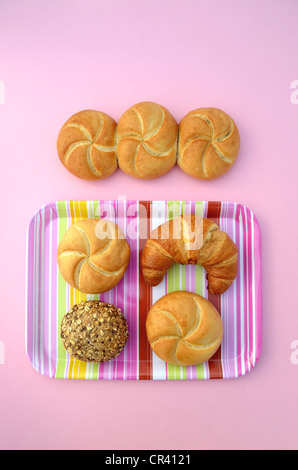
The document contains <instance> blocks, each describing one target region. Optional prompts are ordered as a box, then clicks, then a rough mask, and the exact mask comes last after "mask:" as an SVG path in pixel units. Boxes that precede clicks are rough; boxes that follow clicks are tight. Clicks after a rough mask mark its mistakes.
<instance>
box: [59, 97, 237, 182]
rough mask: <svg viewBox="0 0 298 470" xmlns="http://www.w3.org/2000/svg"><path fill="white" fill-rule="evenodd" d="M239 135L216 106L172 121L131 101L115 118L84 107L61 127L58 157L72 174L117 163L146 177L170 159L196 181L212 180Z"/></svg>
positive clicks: (149, 105)
mask: <svg viewBox="0 0 298 470" xmlns="http://www.w3.org/2000/svg"><path fill="white" fill-rule="evenodd" d="M239 149H240V135H239V131H238V128H237V126H236V124H235V122H234V120H233V119H232V118H231V117H230V116H229V115H228V114H227V113H225V112H224V111H222V110H220V109H218V108H198V109H195V110H193V111H191V112H190V113H188V114H187V115H186V116H185V117H183V119H182V120H181V122H180V123H179V125H178V123H177V122H176V120H175V119H174V117H173V116H172V114H171V113H170V112H169V111H168V110H167V109H166V108H165V107H164V106H161V105H159V104H157V103H153V102H148V101H146V102H141V103H137V104H135V105H134V106H132V107H131V108H129V109H128V110H127V111H125V112H124V113H123V115H122V116H121V117H120V119H119V121H118V123H116V121H115V120H114V119H113V118H112V117H110V116H109V115H107V114H105V113H103V112H99V111H95V110H84V111H80V112H78V113H76V114H74V115H73V116H72V117H70V119H68V120H67V121H66V123H65V124H64V125H63V126H62V128H61V130H60V132H59V135H58V140H57V150H58V155H59V158H60V160H61V162H62V163H63V165H64V166H65V167H66V169H67V170H68V171H69V172H71V173H72V174H73V175H75V176H77V177H79V178H82V179H86V180H99V179H103V178H107V177H108V176H110V175H112V174H113V173H114V172H115V171H116V170H117V168H118V167H120V169H121V170H122V171H123V172H124V173H126V174H128V175H130V176H132V177H134V178H140V179H152V178H157V177H159V176H162V175H164V174H165V173H167V172H168V171H170V170H171V169H172V168H173V167H174V166H175V165H176V163H177V164H178V165H179V167H180V168H181V169H182V170H183V171H184V172H185V173H187V174H189V175H191V176H193V177H195V178H198V179H213V178H217V177H219V176H221V175H223V174H224V173H226V172H227V171H228V170H229V169H230V168H231V166H232V165H233V164H234V163H235V160H236V158H237V156H238V153H239Z"/></svg>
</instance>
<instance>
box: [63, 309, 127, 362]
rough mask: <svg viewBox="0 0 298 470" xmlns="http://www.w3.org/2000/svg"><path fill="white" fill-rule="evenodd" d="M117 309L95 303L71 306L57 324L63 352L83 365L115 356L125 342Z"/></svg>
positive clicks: (125, 330) (122, 324) (125, 332)
mask: <svg viewBox="0 0 298 470" xmlns="http://www.w3.org/2000/svg"><path fill="white" fill-rule="evenodd" d="M128 336H129V333H128V327H127V322H126V319H125V317H124V315H123V313H122V312H121V310H120V309H119V308H117V307H115V306H114V305H111V304H107V303H105V302H101V301H99V300H88V301H87V302H81V303H80V304H79V305H75V306H74V307H73V308H72V309H71V310H70V311H69V312H68V313H67V314H66V315H65V316H64V317H63V320H62V323H61V339H62V343H63V346H64V347H65V349H66V350H67V352H68V353H69V354H70V355H71V356H73V357H75V358H76V359H78V360H80V361H84V362H106V361H110V360H111V359H114V358H115V357H117V356H119V354H120V353H121V351H122V350H123V348H124V347H125V345H126V343H127V340H128Z"/></svg>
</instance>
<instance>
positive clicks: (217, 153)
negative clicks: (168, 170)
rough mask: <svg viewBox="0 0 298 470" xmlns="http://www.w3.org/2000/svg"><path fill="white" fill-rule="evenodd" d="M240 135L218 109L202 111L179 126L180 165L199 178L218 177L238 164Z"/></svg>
mask: <svg viewBox="0 0 298 470" xmlns="http://www.w3.org/2000/svg"><path fill="white" fill-rule="evenodd" d="M239 149H240V135H239V131H238V128H237V126H236V124H235V122H234V121H233V119H232V118H231V117H230V116H228V114H226V113H225V112H224V111H222V110H220V109H217V108H199V109H195V110H194V111H191V112H190V113H188V114H187V115H186V116H185V117H184V118H183V119H182V120H181V122H180V124H179V144H178V161H177V163H178V165H179V167H180V168H181V169H182V170H183V171H184V172H185V173H187V174H189V175H191V176H194V177H195V178H199V179H212V178H217V177H219V176H221V175H223V174H224V173H226V171H228V170H229V168H231V166H232V165H233V164H234V163H235V160H236V158H237V155H238V153H239Z"/></svg>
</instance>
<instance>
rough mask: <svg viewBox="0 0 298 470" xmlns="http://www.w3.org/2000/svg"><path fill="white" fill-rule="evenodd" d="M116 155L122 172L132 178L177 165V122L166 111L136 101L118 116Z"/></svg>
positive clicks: (153, 176)
mask: <svg viewBox="0 0 298 470" xmlns="http://www.w3.org/2000/svg"><path fill="white" fill-rule="evenodd" d="M117 135H118V137H117V156H118V161H119V166H120V168H121V170H122V171H124V172H125V173H127V174H128V175H130V176H133V177H135V178H143V179H146V178H148V179H150V178H157V177H159V176H161V175H164V174H165V173H167V172H168V171H169V170H171V168H173V166H174V165H175V164H176V157H177V136H178V125H177V122H176V121H175V119H174V118H173V116H172V115H171V114H170V113H169V111H168V110H167V109H166V108H164V107H163V106H160V105H159V104H156V103H152V102H143V103H138V104H136V105H134V106H132V107H131V108H129V109H128V110H127V111H125V113H124V114H123V115H122V116H121V118H120V119H119V122H118V128H117Z"/></svg>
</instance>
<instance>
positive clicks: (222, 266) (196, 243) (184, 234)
mask: <svg viewBox="0 0 298 470" xmlns="http://www.w3.org/2000/svg"><path fill="white" fill-rule="evenodd" d="M174 263H179V264H184V265H187V264H199V265H201V266H203V268H205V270H206V271H207V278H208V290H209V292H210V293H211V294H215V295H220V294H223V293H224V292H225V291H226V290H227V289H228V288H229V287H230V286H231V284H232V283H233V281H234V280H235V278H236V276H237V272H238V249H237V246H236V244H235V243H234V242H233V241H232V240H231V238H230V237H229V236H228V234H227V233H225V232H223V231H221V230H220V229H219V227H218V226H217V225H216V224H215V223H214V222H212V221H211V220H209V219H206V218H204V217H199V216H196V215H194V214H185V215H181V216H178V217H175V218H174V219H171V220H170V221H168V222H165V223H164V224H162V225H160V226H159V227H158V228H157V229H155V230H153V231H152V232H151V233H150V235H149V239H148V240H147V242H146V245H145V248H144V250H143V252H142V255H141V268H142V273H143V277H144V280H145V283H146V284H147V285H150V286H157V285H158V284H160V283H161V282H162V280H163V278H164V276H165V274H166V272H167V271H168V269H169V268H170V267H171V266H172V265H173V264H174Z"/></svg>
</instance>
